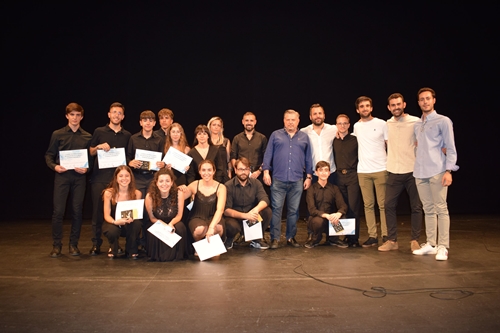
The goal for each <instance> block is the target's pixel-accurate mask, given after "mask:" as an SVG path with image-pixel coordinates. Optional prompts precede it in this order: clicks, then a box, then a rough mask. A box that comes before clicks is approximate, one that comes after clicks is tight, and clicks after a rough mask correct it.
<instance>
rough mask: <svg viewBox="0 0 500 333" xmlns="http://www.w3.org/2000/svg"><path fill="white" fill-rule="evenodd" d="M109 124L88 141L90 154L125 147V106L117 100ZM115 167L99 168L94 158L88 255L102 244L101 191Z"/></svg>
mask: <svg viewBox="0 0 500 333" xmlns="http://www.w3.org/2000/svg"><path fill="white" fill-rule="evenodd" d="M108 118H109V124H107V125H106V126H103V127H98V128H96V129H95V131H94V135H92V140H91V141H90V149H89V151H90V155H92V156H96V155H97V151H98V150H103V151H109V150H110V149H112V148H124V149H126V148H127V145H128V140H129V139H130V136H131V134H130V132H129V131H126V130H125V129H123V126H122V121H123V119H124V118H125V107H124V106H123V104H121V103H119V102H115V103H113V104H111V106H110V107H109V112H108ZM115 169H116V168H106V169H99V161H98V159H97V158H96V159H94V169H93V171H92V177H91V178H90V183H91V191H92V192H91V194H92V248H91V249H90V252H89V253H90V255H91V256H96V255H98V254H99V253H101V245H102V238H101V235H102V223H103V220H104V215H103V214H104V213H103V207H102V192H103V191H104V189H105V188H106V187H107V186H108V184H109V182H110V181H111V180H112V179H113V174H114V173H115Z"/></svg>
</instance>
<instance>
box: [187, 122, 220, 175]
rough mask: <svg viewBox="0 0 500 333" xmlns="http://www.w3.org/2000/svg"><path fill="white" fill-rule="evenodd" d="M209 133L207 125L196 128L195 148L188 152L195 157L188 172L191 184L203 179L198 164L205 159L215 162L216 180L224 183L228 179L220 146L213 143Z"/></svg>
mask: <svg viewBox="0 0 500 333" xmlns="http://www.w3.org/2000/svg"><path fill="white" fill-rule="evenodd" d="M209 133H210V132H209V131H208V127H207V126H205V125H198V126H197V127H196V129H195V130H194V136H195V139H194V142H193V148H192V149H191V150H190V151H189V153H188V155H189V156H191V157H192V158H193V160H192V161H191V166H190V167H189V170H188V171H187V174H186V178H187V183H188V184H191V183H192V182H193V181H195V180H197V179H201V176H200V174H199V172H198V166H199V164H200V162H202V161H203V160H211V161H212V162H213V163H214V165H215V171H214V172H215V175H214V179H215V180H216V181H218V182H220V183H223V184H224V183H225V180H226V179H227V170H226V169H227V167H226V166H225V163H226V162H225V160H223V159H222V158H221V156H220V154H219V148H218V147H217V146H214V145H213V144H212V141H211V140H210V136H209V135H210V134H209Z"/></svg>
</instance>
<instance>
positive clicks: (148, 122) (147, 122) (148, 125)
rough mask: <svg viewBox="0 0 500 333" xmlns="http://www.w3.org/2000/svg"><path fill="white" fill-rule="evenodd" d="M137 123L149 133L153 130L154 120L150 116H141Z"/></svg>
mask: <svg viewBox="0 0 500 333" xmlns="http://www.w3.org/2000/svg"><path fill="white" fill-rule="evenodd" d="M139 124H141V127H142V129H143V130H144V131H145V132H148V133H149V132H151V131H152V130H153V127H155V125H156V121H154V120H153V119H151V118H143V119H141V121H140V122H139Z"/></svg>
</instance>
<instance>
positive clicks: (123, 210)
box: [115, 199, 144, 220]
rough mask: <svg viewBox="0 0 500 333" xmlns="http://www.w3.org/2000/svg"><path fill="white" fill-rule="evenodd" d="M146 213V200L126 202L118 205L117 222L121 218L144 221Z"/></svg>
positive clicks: (120, 202)
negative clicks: (144, 213) (143, 217)
mask: <svg viewBox="0 0 500 333" xmlns="http://www.w3.org/2000/svg"><path fill="white" fill-rule="evenodd" d="M143 212H144V199H140V200H126V201H119V202H117V203H116V213H115V220H119V219H121V218H125V219H128V218H131V219H132V220H137V219H142V216H143Z"/></svg>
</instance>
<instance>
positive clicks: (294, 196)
mask: <svg viewBox="0 0 500 333" xmlns="http://www.w3.org/2000/svg"><path fill="white" fill-rule="evenodd" d="M303 190H304V181H303V180H302V179H301V180H298V181H296V182H281V181H279V180H277V179H273V182H272V184H271V207H272V210H273V217H272V218H271V240H274V239H276V240H279V239H280V235H281V213H282V211H283V205H284V203H285V198H286V200H287V214H286V239H290V238H293V237H295V235H296V234H297V220H298V219H299V206H300V197H301V196H302V191H303Z"/></svg>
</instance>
